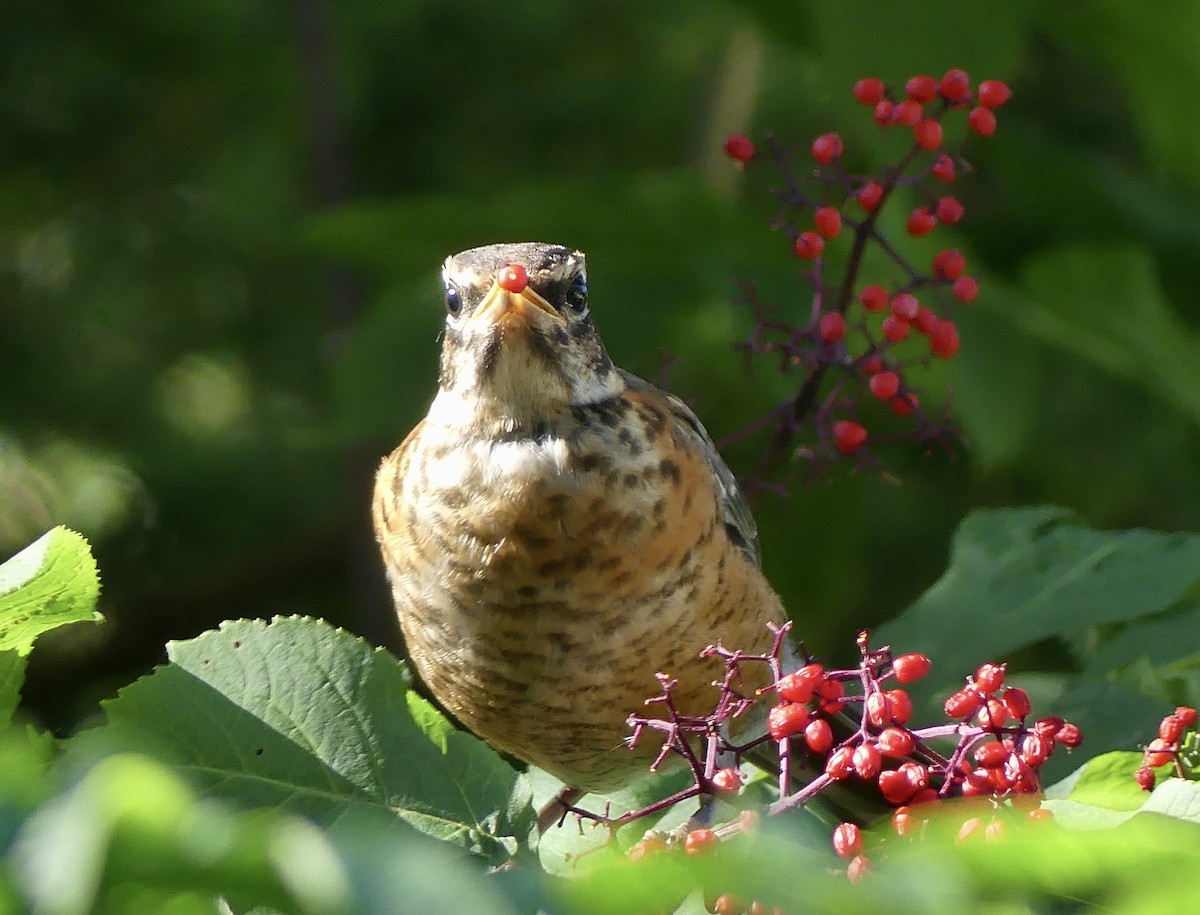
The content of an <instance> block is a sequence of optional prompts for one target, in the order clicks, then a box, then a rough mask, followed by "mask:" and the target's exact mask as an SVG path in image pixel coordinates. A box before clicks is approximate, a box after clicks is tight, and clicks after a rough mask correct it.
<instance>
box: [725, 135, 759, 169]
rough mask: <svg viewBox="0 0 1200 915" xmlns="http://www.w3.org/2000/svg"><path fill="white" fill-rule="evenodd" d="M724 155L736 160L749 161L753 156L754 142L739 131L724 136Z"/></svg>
mask: <svg viewBox="0 0 1200 915" xmlns="http://www.w3.org/2000/svg"><path fill="white" fill-rule="evenodd" d="M725 155H727V156H729V158H730V159H733V160H734V161H736V162H749V161H750V160H751V159H753V158H754V143H753V141H751V139H750V138H749V137H744V136H742V135H741V134H740V133H735V134H730V135H729V136H727V137H726V138H725Z"/></svg>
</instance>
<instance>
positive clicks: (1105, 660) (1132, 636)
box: [1085, 603, 1200, 676]
mask: <svg viewBox="0 0 1200 915" xmlns="http://www.w3.org/2000/svg"><path fill="white" fill-rule="evenodd" d="M1198 657H1200V603H1193V604H1189V605H1187V606H1184V607H1182V608H1180V609H1179V610H1176V611H1173V612H1171V613H1168V614H1167V615H1165V616H1162V617H1157V618H1155V619H1152V620H1144V621H1142V622H1139V623H1137V624H1136V625H1133V626H1129V627H1127V628H1126V629H1124V630H1122V631H1121V632H1118V633H1117V634H1116V635H1114V636H1113V637H1112V638H1111V639H1109V640H1108V641H1107V642H1105V643H1104V645H1102V646H1101V647H1100V649H1099V650H1098V651H1097V652H1096V653H1095V654H1094V655H1092V656H1091V657H1090V658H1089V659H1088V663H1087V668H1086V671H1085V672H1086V673H1087V674H1089V675H1091V676H1102V675H1103V674H1105V673H1106V672H1108V671H1110V670H1115V669H1117V668H1119V667H1124V666H1126V665H1127V664H1132V663H1134V662H1135V661H1141V660H1145V661H1148V662H1149V663H1151V664H1152V665H1154V667H1156V668H1159V669H1162V668H1168V667H1171V666H1173V665H1187V666H1194V665H1195V663H1196V660H1197V658H1198Z"/></svg>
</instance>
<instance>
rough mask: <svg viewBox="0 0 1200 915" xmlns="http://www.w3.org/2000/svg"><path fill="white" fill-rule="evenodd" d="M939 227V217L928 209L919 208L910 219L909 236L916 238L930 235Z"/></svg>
mask: <svg viewBox="0 0 1200 915" xmlns="http://www.w3.org/2000/svg"><path fill="white" fill-rule="evenodd" d="M936 225H937V217H936V216H934V215H933V213H931V212H930V211H929V209H928V208H927V207H918V208H917V209H915V210H913V211H912V214H911V215H910V216H909V217H908V226H907V229H908V234H909V235H911V236H913V237H914V238H920V237H921V236H922V235H928V234H929V233H930V232H932V231H933V227H934V226H936Z"/></svg>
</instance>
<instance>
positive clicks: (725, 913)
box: [708, 893, 749, 915]
mask: <svg viewBox="0 0 1200 915" xmlns="http://www.w3.org/2000/svg"><path fill="white" fill-rule="evenodd" d="M708 911H710V912H712V915H747V913H748V912H749V910H748V909H747V908H746V904H745V903H744V902H742V900H740V899H738V898H737V896H734V895H733V893H722V894H721V895H720V896H718V897H717V898H716V899H714V900H713V903H712V907H711V908H709V909H708Z"/></svg>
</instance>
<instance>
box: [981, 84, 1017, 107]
mask: <svg viewBox="0 0 1200 915" xmlns="http://www.w3.org/2000/svg"><path fill="white" fill-rule="evenodd" d="M978 93H979V104H981V105H983V106H985V107H987V108H999V107H1000V106H1001V105H1003V104H1004V103H1005V102H1007V101H1008V100H1009V99H1010V98H1012V90H1011V89H1009V88H1008V86H1007V85H1006V84H1004V83H1002V82H1001V81H1000V80H998V79H985V80H984V81H983V82H982V83H980V84H979V90H978Z"/></svg>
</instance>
